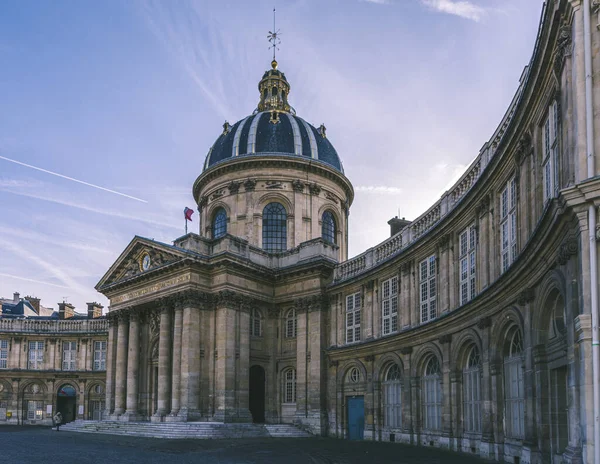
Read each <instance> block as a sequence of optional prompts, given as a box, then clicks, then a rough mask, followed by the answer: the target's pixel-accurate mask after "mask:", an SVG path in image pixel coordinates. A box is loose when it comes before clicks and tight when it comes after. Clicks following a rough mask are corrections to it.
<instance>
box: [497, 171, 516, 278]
mask: <svg viewBox="0 0 600 464" xmlns="http://www.w3.org/2000/svg"><path fill="white" fill-rule="evenodd" d="M500 253H501V256H502V272H505V271H506V270H507V269H508V268H509V266H510V265H511V264H512V263H513V261H514V260H515V257H516V255H517V186H516V182H515V178H514V177H513V178H511V179H510V180H509V181H508V182H507V183H506V186H505V187H504V189H503V190H502V192H501V193H500Z"/></svg>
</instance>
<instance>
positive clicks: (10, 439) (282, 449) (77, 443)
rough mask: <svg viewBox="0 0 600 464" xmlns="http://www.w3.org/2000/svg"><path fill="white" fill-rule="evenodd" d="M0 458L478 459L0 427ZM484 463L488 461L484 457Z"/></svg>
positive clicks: (337, 463) (374, 445) (344, 445)
mask: <svg viewBox="0 0 600 464" xmlns="http://www.w3.org/2000/svg"><path fill="white" fill-rule="evenodd" d="M0 441H1V443H2V460H1V461H2V462H7V463H19V464H21V463H23V464H27V463H36V464H46V463H47V464H50V463H52V464H56V463H60V464H70V463H77V464H88V463H89V464H92V463H94V464H96V463H98V464H102V463H110V464H115V463H121V462H122V463H128V464H138V463H139V464H154V463H157V464H158V463H177V464H187V463H195V464H197V463H199V464H203V463H206V464H208V463H211V464H233V463H236V464H237V463H240V464H254V463H256V464H263V463H264V464H275V463H285V464H354V463H356V464H358V463H361V464H362V463H372V464H380V463H396V464H402V463H419V464H438V463H439V464H442V463H461V464H476V463H479V464H481V463H483V462H486V461H483V460H481V459H478V458H475V457H471V456H468V455H464V454H458V453H453V452H449V451H443V450H437V449H432V448H420V447H414V446H407V445H401V444H399V443H378V442H365V441H363V442H351V441H345V440H337V439H325V438H293V439H286V438H265V439H262V438H256V439H236V440H164V439H153V438H139V437H122V436H114V435H96V434H81V433H74V432H63V431H60V432H56V431H53V430H50V429H49V428H48V427H44V428H42V427H33V426H26V427H17V426H0ZM488 462H489V461H488Z"/></svg>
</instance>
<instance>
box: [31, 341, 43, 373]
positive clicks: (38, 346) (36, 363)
mask: <svg viewBox="0 0 600 464" xmlns="http://www.w3.org/2000/svg"><path fill="white" fill-rule="evenodd" d="M43 364H44V342H29V367H28V368H29V369H34V370H40V369H43Z"/></svg>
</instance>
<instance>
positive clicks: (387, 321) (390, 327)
mask: <svg viewBox="0 0 600 464" xmlns="http://www.w3.org/2000/svg"><path fill="white" fill-rule="evenodd" d="M381 325H382V327H381V332H382V333H383V335H389V334H391V333H394V332H397V331H398V277H392V278H391V279H388V280H386V281H384V282H383V284H381Z"/></svg>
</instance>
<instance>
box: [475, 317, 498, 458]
mask: <svg viewBox="0 0 600 464" xmlns="http://www.w3.org/2000/svg"><path fill="white" fill-rule="evenodd" d="M491 325H492V320H491V319H490V318H489V317H484V318H482V319H481V320H480V321H479V322H478V323H477V327H478V328H479V330H480V331H481V443H480V445H479V454H480V456H481V457H483V458H487V459H492V458H493V456H494V417H493V411H492V404H493V397H492V382H491V380H492V379H491V373H490V372H491V369H490V365H491V360H490V352H491V347H490V339H491V333H490V332H491Z"/></svg>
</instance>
